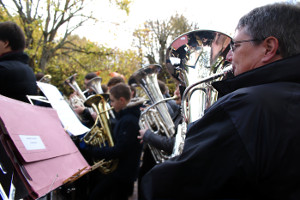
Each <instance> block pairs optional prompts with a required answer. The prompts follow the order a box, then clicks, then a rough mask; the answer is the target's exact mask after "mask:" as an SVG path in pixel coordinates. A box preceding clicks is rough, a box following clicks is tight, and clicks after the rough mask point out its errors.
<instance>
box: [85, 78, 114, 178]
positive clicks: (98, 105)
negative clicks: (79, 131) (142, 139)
mask: <svg viewBox="0 0 300 200" xmlns="http://www.w3.org/2000/svg"><path fill="white" fill-rule="evenodd" d="M101 81H102V79H101V78H100V77H95V78H93V79H91V80H90V81H89V82H88V83H87V87H88V88H91V89H93V90H94V91H95V92H96V94H95V95H92V96H90V97H88V98H87V99H86V101H85V102H84V105H85V106H87V107H92V108H93V109H94V111H95V112H96V113H97V117H96V120H95V123H94V125H93V126H92V128H91V129H90V131H89V132H87V133H86V134H85V135H84V136H83V138H82V139H81V140H83V141H84V142H85V143H86V144H88V145H92V146H98V147H99V148H103V147H105V146H109V147H113V146H114V141H113V138H112V133H111V132H112V130H111V126H110V115H109V111H111V110H112V109H113V108H111V107H109V104H108V103H107V101H108V98H109V95H108V94H104V93H103V90H102V88H101ZM92 159H93V158H92ZM93 162H94V164H95V163H100V162H101V164H100V165H99V168H98V169H99V170H100V171H101V172H102V173H103V174H108V173H111V172H113V171H114V170H115V169H116V168H117V165H118V160H117V159H114V160H101V161H98V160H96V159H93Z"/></svg>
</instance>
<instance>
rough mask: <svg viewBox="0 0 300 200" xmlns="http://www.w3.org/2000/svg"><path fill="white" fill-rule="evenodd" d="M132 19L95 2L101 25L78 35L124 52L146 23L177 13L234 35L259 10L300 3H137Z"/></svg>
mask: <svg viewBox="0 0 300 200" xmlns="http://www.w3.org/2000/svg"><path fill="white" fill-rule="evenodd" d="M133 1H134V2H133V3H132V5H131V7H130V13H129V16H127V15H126V14H125V12H124V11H120V10H118V9H116V8H115V7H113V6H110V5H109V3H108V0H105V1H104V0H101V1H100V0H93V3H92V4H90V7H87V9H91V10H92V11H93V13H94V16H95V17H97V18H98V20H99V22H98V23H96V24H92V23H89V24H87V25H85V26H84V27H82V28H80V29H79V30H78V31H77V32H76V34H78V35H80V36H82V37H83V36H85V37H86V38H88V39H90V40H91V41H93V42H97V43H99V44H104V45H106V46H109V47H112V48H114V47H118V48H121V49H128V48H130V44H131V41H132V32H133V31H134V29H137V28H139V26H140V25H142V24H143V22H145V21H146V20H149V19H150V20H157V19H161V20H163V19H168V18H169V17H170V16H172V15H174V14H175V13H176V12H177V13H178V14H183V15H184V16H185V17H186V18H187V19H188V20H189V21H190V22H197V23H198V25H199V27H200V29H211V30H217V31H220V32H224V33H226V34H229V35H231V36H232V34H233V33H234V29H235V26H236V24H237V22H238V19H239V18H240V17H241V16H243V15H244V14H246V13H247V12H249V11H250V10H252V9H253V8H255V7H258V6H262V5H266V4H269V3H274V2H283V1H284V2H286V1H288V2H294V3H295V2H297V1H300V0H247V1H245V0H239V1H237V0H226V1H225V0H205V1H204V0H133Z"/></svg>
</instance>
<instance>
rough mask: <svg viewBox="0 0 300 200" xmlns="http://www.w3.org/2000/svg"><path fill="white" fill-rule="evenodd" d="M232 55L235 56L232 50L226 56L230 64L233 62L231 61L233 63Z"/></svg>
mask: <svg viewBox="0 0 300 200" xmlns="http://www.w3.org/2000/svg"><path fill="white" fill-rule="evenodd" d="M232 55H233V53H232V51H231V50H230V51H229V52H228V54H227V55H226V60H227V61H228V62H231V61H232Z"/></svg>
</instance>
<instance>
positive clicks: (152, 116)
mask: <svg viewBox="0 0 300 200" xmlns="http://www.w3.org/2000/svg"><path fill="white" fill-rule="evenodd" d="M161 69H162V68H161V66H160V65H157V64H150V65H147V66H144V67H143V68H141V69H139V70H137V71H136V72H134V73H133V74H132V75H131V77H130V79H129V84H130V85H131V84H137V85H138V86H140V87H141V88H143V90H144V91H145V93H146V94H147V96H148V98H149V99H150V101H151V103H152V105H151V106H149V107H148V108H146V109H145V110H144V111H143V112H142V113H141V116H140V119H139V125H140V128H141V129H146V128H149V129H150V130H151V131H152V132H154V133H155V134H161V135H163V136H166V137H168V138H170V137H173V135H174V133H175V127H174V123H173V121H172V118H171V116H170V114H169V112H168V108H167V105H166V103H165V102H166V101H167V100H170V99H174V98H168V99H164V97H163V95H162V93H161V91H160V88H159V86H158V81H157V74H158V73H159V72H160V70H161ZM148 146H149V148H150V150H151V153H152V155H153V157H154V159H155V161H156V163H161V162H164V161H165V160H167V159H169V155H167V154H166V153H165V152H164V151H162V150H159V149H156V148H155V147H153V146H151V145H148Z"/></svg>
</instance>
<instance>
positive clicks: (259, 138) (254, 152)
mask: <svg viewBox="0 0 300 200" xmlns="http://www.w3.org/2000/svg"><path fill="white" fill-rule="evenodd" d="M214 87H215V88H216V89H217V90H218V92H219V94H221V95H224V96H223V97H221V98H220V99H219V100H218V101H217V102H216V103H215V104H213V105H212V106H211V107H210V108H209V109H208V110H207V112H206V113H205V115H204V116H203V117H202V118H201V119H200V120H198V121H196V122H195V123H194V125H193V126H192V127H190V129H189V131H188V133H187V137H186V141H185V146H184V150H183V153H182V154H181V155H180V156H178V157H175V158H173V159H170V160H168V161H166V162H164V163H162V164H160V165H158V166H156V167H154V168H153V169H152V170H151V171H150V172H149V173H148V174H147V175H145V178H144V179H143V182H142V183H143V185H142V187H143V192H144V195H145V197H146V199H285V200H289V199H300V159H299V157H300V145H299V144H300V55H296V56H293V57H289V58H286V59H283V60H279V61H276V62H274V63H271V64H268V65H265V66H262V67H260V68H256V69H254V70H251V71H248V72H246V73H243V74H240V75H238V76H236V77H234V78H232V79H228V80H225V81H221V82H216V83H215V84H214Z"/></svg>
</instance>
